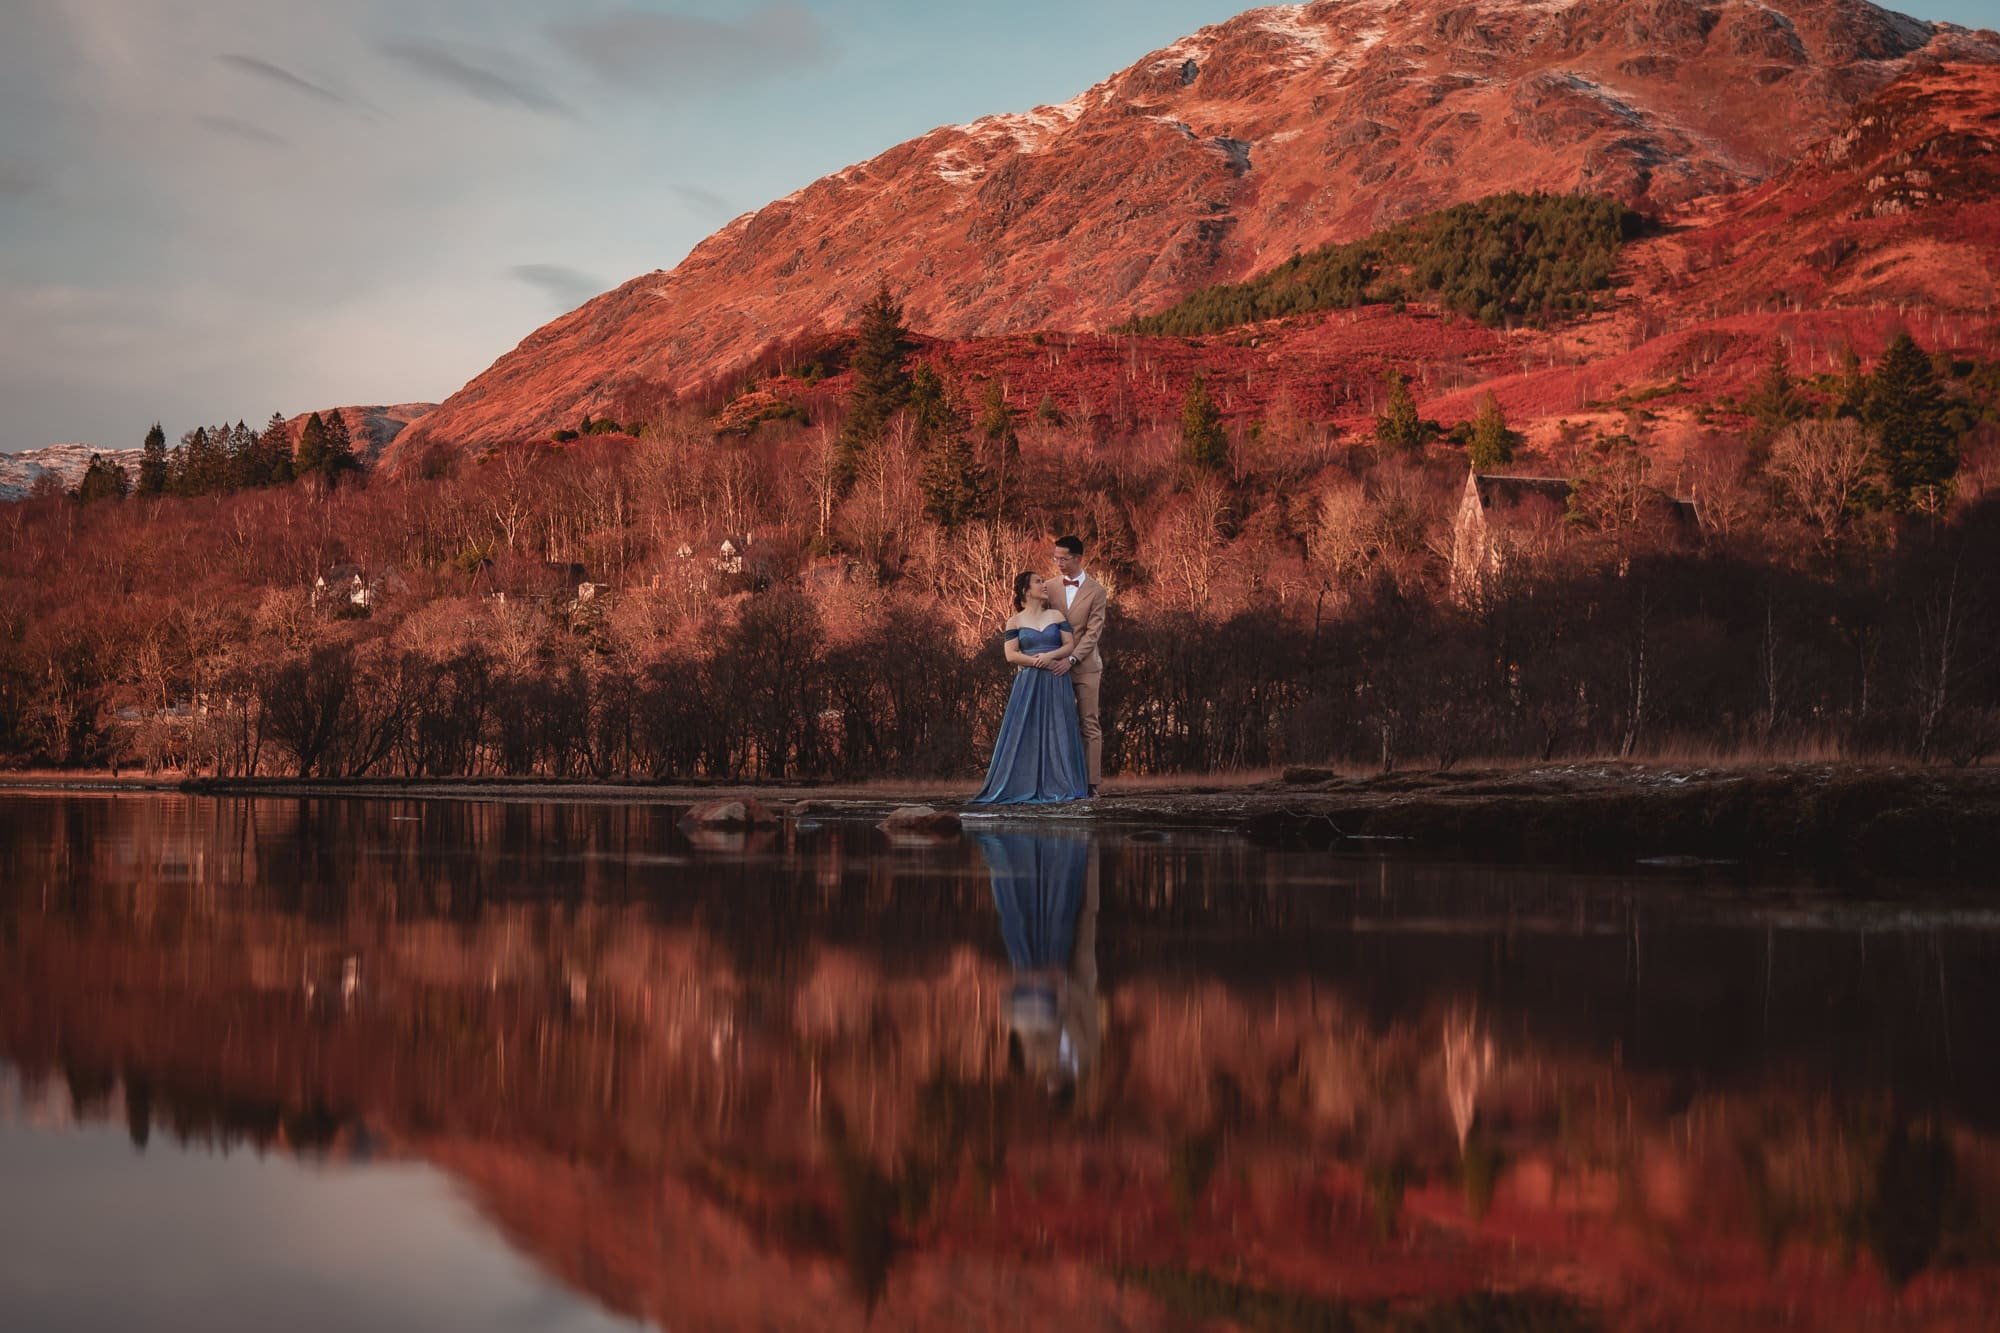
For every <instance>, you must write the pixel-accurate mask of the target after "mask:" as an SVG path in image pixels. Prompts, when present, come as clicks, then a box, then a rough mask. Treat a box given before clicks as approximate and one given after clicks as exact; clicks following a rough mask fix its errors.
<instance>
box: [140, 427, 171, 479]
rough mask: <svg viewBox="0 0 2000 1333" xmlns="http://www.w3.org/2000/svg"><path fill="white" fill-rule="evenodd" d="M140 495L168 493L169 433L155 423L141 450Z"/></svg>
mask: <svg viewBox="0 0 2000 1333" xmlns="http://www.w3.org/2000/svg"><path fill="white" fill-rule="evenodd" d="M138 489H139V494H141V495H165V494H166V493H167V433H166V432H165V431H164V430H161V429H160V423H159V422H157V421H155V422H154V423H153V428H152V429H151V430H149V431H147V432H146V443H145V444H144V445H143V446H141V448H140V450H139V488H138Z"/></svg>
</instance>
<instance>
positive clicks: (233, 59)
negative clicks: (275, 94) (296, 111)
mask: <svg viewBox="0 0 2000 1333" xmlns="http://www.w3.org/2000/svg"><path fill="white" fill-rule="evenodd" d="M216 59H217V60H220V61H221V62H222V63H223V64H225V65H227V66H229V67H230V68H231V69H236V70H241V71H242V72H243V73H245V74H252V75H255V76H256V77H257V78H260V79H267V80H269V81H270V82H272V83H275V84H277V85H278V86H280V87H282V88H289V89H291V90H292V91H293V92H296V93H304V94H305V95H306V96H307V97H311V98H316V99H317V100H319V101H322V102H327V103H330V104H332V105H334V106H347V105H349V103H348V100H347V99H346V98H345V97H342V96H341V95H340V94H339V93H337V92H335V91H333V90H332V89H331V88H323V87H321V86H320V85H319V84H317V83H314V82H313V81H312V80H310V79H304V78H300V77H299V76H298V75H296V74H294V73H292V72H291V71H290V70H288V69H286V68H285V67H284V66H283V65H274V64H272V63H271V62H270V61H268V60H260V59H258V58H257V57H256V56H245V55H238V54H236V53H235V52H233V51H231V52H228V53H227V54H224V55H220V56H217V57H216Z"/></svg>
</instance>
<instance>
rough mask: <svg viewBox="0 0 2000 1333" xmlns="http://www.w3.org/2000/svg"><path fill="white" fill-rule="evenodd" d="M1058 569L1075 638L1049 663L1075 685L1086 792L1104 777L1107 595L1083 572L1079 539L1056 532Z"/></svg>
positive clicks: (1103, 588)
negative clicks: (1101, 712)
mask: <svg viewBox="0 0 2000 1333" xmlns="http://www.w3.org/2000/svg"><path fill="white" fill-rule="evenodd" d="M1055 560H1056V568H1057V569H1058V570H1060V571H1062V595H1063V602H1062V610H1063V613H1064V614H1065V615H1066V616H1068V617H1069V624H1070V628H1071V629H1072V630H1074V631H1076V641H1075V642H1074V643H1073V644H1071V646H1070V656H1069V660H1068V661H1067V662H1058V663H1056V664H1055V666H1054V668H1052V669H1053V670H1054V671H1055V673H1056V674H1057V675H1058V676H1060V675H1064V674H1067V675H1069V676H1070V677H1071V678H1072V679H1073V680H1074V681H1075V684H1076V720H1077V722H1078V724H1079V725H1080V726H1081V727H1082V730H1083V752H1084V756H1085V758H1086V759H1087V760H1088V762H1089V767H1090V794H1091V795H1092V796H1095V795H1097V787H1098V784H1099V783H1100V782H1102V781H1103V780H1104V728H1103V727H1102V726H1100V725H1099V724H1098V720H1097V699H1098V687H1099V686H1101V685H1102V684H1103V683H1104V653H1103V651H1102V649H1100V648H1099V646H1098V641H1099V640H1100V639H1102V638H1103V637H1104V610H1105V606H1106V605H1107V604H1108V602H1109V601H1110V598H1111V594H1110V592H1109V591H1108V590H1107V589H1106V588H1105V586H1104V585H1103V584H1102V583H1099V582H1098V581H1097V580H1096V579H1094V578H1092V577H1090V575H1088V574H1086V573H1084V571H1083V539H1082V538H1080V537H1058V538H1056V544H1055Z"/></svg>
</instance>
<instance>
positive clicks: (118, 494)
mask: <svg viewBox="0 0 2000 1333" xmlns="http://www.w3.org/2000/svg"><path fill="white" fill-rule="evenodd" d="M131 489H132V483H131V481H130V479H129V478H127V477H126V475H125V469H124V468H122V467H119V466H118V465H117V464H116V463H113V462H111V461H109V460H108V459H106V458H105V457H104V455H102V454H92V455H91V456H90V465H89V466H88V467H86V468H85V469H84V470H83V480H81V481H79V482H78V483H77V486H76V498H77V499H78V500H80V501H82V502H83V503H84V504H90V503H91V502H92V501H95V500H122V499H124V498H125V497H126V495H128V494H129V493H130V492H131Z"/></svg>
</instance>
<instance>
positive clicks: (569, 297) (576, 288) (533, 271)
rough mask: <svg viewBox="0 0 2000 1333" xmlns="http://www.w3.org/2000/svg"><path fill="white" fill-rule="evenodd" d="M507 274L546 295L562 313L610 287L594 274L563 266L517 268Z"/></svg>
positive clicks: (518, 265) (522, 265)
mask: <svg viewBox="0 0 2000 1333" xmlns="http://www.w3.org/2000/svg"><path fill="white" fill-rule="evenodd" d="M509 272H510V274H511V275H512V276H513V277H516V278H519V279H520V280H521V281H522V282H525V283H527V284H528V285H529V286H530V287H535V288H539V289H540V290H541V291H543V292H546V293H547V294H548V295H549V297H550V298H551V299H552V300H554V301H555V302H556V304H557V305H558V306H559V307H560V308H562V309H563V310H574V309H576V308H577V307H578V306H580V305H582V304H583V303H584V302H585V301H588V300H589V299H590V298H591V297H593V296H596V295H597V294H598V293H600V292H602V291H605V290H607V289H608V288H609V286H610V284H609V283H607V282H605V281H604V280H603V279H601V278H598V277H597V276H595V275H594V274H590V273H584V272H582V271H581V270H578V269H573V268H570V267H569V266H568V265H566V264H516V265H515V266H514V267H513V268H512V269H511V270H509Z"/></svg>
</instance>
